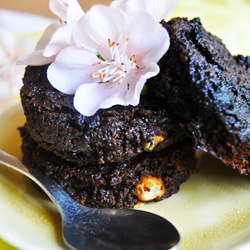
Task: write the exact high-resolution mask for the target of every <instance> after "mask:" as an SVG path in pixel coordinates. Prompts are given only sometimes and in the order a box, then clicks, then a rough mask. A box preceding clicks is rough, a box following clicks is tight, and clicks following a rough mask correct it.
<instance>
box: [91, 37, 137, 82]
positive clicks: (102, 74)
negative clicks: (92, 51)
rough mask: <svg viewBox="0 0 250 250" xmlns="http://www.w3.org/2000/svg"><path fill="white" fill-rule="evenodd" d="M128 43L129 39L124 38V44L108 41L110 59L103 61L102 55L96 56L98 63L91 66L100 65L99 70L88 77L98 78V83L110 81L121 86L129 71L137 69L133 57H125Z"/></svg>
mask: <svg viewBox="0 0 250 250" xmlns="http://www.w3.org/2000/svg"><path fill="white" fill-rule="evenodd" d="M128 41H129V39H128V38H126V39H125V42H124V43H123V44H121V43H116V42H112V41H111V40H110V39H108V46H109V48H110V54H111V59H110V60H105V58H103V57H102V55H100V54H98V58H99V59H100V61H98V62H97V63H95V64H93V66H97V65H100V69H98V70H96V71H94V72H93V73H92V74H91V75H90V76H91V77H92V78H99V80H100V83H106V82H110V81H112V82H118V83H119V84H121V83H122V81H123V80H124V79H125V78H126V76H127V74H129V72H130V70H131V69H139V66H138V65H137V62H136V59H135V55H132V56H130V57H129V56H127V55H126V48H127V45H128Z"/></svg>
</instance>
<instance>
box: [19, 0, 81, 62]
mask: <svg viewBox="0 0 250 250" xmlns="http://www.w3.org/2000/svg"><path fill="white" fill-rule="evenodd" d="M50 10H51V11H52V12H53V13H54V14H56V15H57V16H58V17H59V19H60V22H59V23H54V24H51V25H49V26H48V27H47V29H46V30H45V32H44V33H43V35H42V37H41V39H40V40H39V42H38V43H37V46H36V50H35V51H34V52H33V53H30V54H29V55H27V56H25V57H23V58H21V59H20V60H19V61H18V64H24V65H46V64H50V63H52V62H53V61H54V60H55V57H56V55H57V54H58V53H59V52H60V51H61V50H62V49H63V48H65V47H67V46H70V45H71V44H72V30H73V27H74V25H75V24H76V22H77V21H78V20H79V19H80V17H81V16H83V15H84V12H83V10H82V9H81V7H80V5H79V3H78V1H77V0H50Z"/></svg>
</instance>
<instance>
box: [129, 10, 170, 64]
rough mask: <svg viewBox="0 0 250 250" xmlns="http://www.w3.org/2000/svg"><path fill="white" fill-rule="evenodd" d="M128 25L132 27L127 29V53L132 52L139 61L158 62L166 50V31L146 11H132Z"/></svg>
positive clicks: (168, 42) (167, 46)
mask: <svg viewBox="0 0 250 250" xmlns="http://www.w3.org/2000/svg"><path fill="white" fill-rule="evenodd" d="M128 27H133V29H129V30H128V37H129V44H128V53H129V54H130V55H133V54H134V55H135V56H136V58H137V59H139V60H140V61H141V60H142V61H144V62H146V61H153V62H158V61H159V60H160V59H161V57H162V56H163V55H164V54H165V53H166V51H167V50H168V48H169V45H170V39H169V35H168V32H167V31H166V29H164V28H163V27H162V26H161V25H160V24H159V23H156V22H155V21H154V20H153V19H152V18H151V17H150V15H149V14H147V13H146V12H144V11H140V12H138V11H137V12H134V13H132V14H131V16H130V19H129V24H128ZM137 56H138V57H137ZM139 66H141V65H139Z"/></svg>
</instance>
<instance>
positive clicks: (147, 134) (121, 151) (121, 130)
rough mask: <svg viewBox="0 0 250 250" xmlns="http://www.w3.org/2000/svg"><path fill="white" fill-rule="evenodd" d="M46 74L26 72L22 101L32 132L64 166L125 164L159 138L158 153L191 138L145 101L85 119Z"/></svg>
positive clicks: (32, 69) (151, 102)
mask: <svg viewBox="0 0 250 250" xmlns="http://www.w3.org/2000/svg"><path fill="white" fill-rule="evenodd" d="M46 72H47V66H39V67H27V69H26V73H25V76H24V79H23V82H24V85H23V87H22V89H21V100H22V105H23V108H24V113H25V116H26V119H27V129H28V130H29V133H30V135H31V137H32V138H33V139H34V140H35V141H36V142H37V143H38V144H39V145H40V146H41V147H43V148H44V149H45V150H48V151H52V152H53V153H55V154H56V155H58V156H60V157H61V158H63V159H65V160H68V161H75V162H76V163H78V164H79V163H87V162H89V161H97V162H99V163H100V164H104V163H105V162H122V161H124V160H128V159H131V158H134V157H136V156H137V155H139V154H141V153H143V152H144V151H145V150H146V151H147V149H148V148H149V147H150V146H152V144H154V143H155V141H157V140H158V139H159V138H160V139H162V140H163V141H162V142H160V143H159V144H158V145H157V146H156V147H155V150H156V151H157V150H161V149H163V148H165V147H167V146H168V145H171V144H173V143H175V142H177V141H179V140H182V139H183V138H184V137H185V136H186V135H185V129H183V126H182V125H181V124H178V123H176V122H175V121H174V120H172V119H171V118H169V117H168V115H167V113H166V110H164V109H163V108H161V107H159V106H158V105H156V101H155V100H154V99H155V98H154V97H153V98H152V99H148V98H147V96H142V97H141V102H140V104H139V105H138V106H136V107H132V106H127V107H124V106H114V107H112V108H110V109H107V110H99V111H98V112H97V113H96V114H95V115H94V116H91V117H85V116H83V115H81V114H80V113H78V112H77V111H76V110H75V109H74V107H73V96H71V95H65V94H63V93H61V92H59V91H57V90H56V89H54V88H53V87H52V86H51V85H50V83H49V82H48V80H47V74H46ZM154 136H158V138H156V139H155V137H154Z"/></svg>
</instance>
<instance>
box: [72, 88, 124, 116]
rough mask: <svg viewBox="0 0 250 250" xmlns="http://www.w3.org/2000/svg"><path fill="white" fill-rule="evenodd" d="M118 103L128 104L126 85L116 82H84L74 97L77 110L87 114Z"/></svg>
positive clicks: (90, 114) (92, 113) (89, 114)
mask: <svg viewBox="0 0 250 250" xmlns="http://www.w3.org/2000/svg"><path fill="white" fill-rule="evenodd" d="M118 104H121V105H127V104H126V103H125V99H124V87H123V86H121V85H117V84H115V83H102V84H100V83H85V84H82V85H81V86H80V87H79V88H78V89H77V91H76V94H75V97H74V106H75V108H76V110H78V111H79V112H80V113H81V114H83V115H85V116H92V115H94V114H95V113H96V112H97V111H98V110H99V109H107V108H110V107H112V106H114V105H118Z"/></svg>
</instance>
